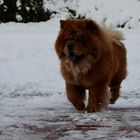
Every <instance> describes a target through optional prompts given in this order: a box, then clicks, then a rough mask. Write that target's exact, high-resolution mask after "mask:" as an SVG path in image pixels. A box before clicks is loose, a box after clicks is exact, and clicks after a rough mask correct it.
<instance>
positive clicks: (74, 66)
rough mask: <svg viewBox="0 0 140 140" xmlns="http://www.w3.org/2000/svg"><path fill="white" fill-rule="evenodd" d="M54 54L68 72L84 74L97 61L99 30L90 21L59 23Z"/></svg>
mask: <svg viewBox="0 0 140 140" xmlns="http://www.w3.org/2000/svg"><path fill="white" fill-rule="evenodd" d="M60 25H61V30H60V33H59V35H58V38H57V40H56V45H55V49H56V52H57V54H58V56H59V58H60V60H61V61H62V63H64V65H65V66H66V68H67V69H68V70H72V71H75V73H77V74H78V73H80V72H82V73H86V72H87V71H88V70H89V69H90V68H91V66H92V65H93V64H94V63H95V62H96V61H97V60H98V59H99V57H100V54H101V51H100V46H101V42H100V29H99V27H98V26H97V25H96V24H95V23H94V22H93V21H91V20H66V21H63V20H61V21H60Z"/></svg>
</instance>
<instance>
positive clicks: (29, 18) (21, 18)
mask: <svg viewBox="0 0 140 140" xmlns="http://www.w3.org/2000/svg"><path fill="white" fill-rule="evenodd" d="M43 2H44V1H43V0H20V4H19V1H18V0H3V2H1V3H0V22H9V21H14V22H25V23H27V22H39V21H47V20H49V19H50V16H51V14H52V13H53V12H50V11H49V10H45V9H44V8H43V6H44V3H43Z"/></svg>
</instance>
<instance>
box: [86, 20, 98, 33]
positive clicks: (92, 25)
mask: <svg viewBox="0 0 140 140" xmlns="http://www.w3.org/2000/svg"><path fill="white" fill-rule="evenodd" d="M86 27H87V29H89V30H90V31H91V32H92V33H95V34H98V33H99V27H98V25H97V24H96V23H95V22H94V21H92V20H86Z"/></svg>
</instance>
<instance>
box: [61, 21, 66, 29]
mask: <svg viewBox="0 0 140 140" xmlns="http://www.w3.org/2000/svg"><path fill="white" fill-rule="evenodd" d="M65 24H66V20H60V28H61V29H63V28H64V26H65Z"/></svg>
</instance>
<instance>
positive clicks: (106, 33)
mask: <svg viewBox="0 0 140 140" xmlns="http://www.w3.org/2000/svg"><path fill="white" fill-rule="evenodd" d="M60 25H61V30H60V32H59V35H58V37H57V40H56V43H55V49H56V52H57V54H58V56H59V58H60V60H61V72H62V75H63V77H64V79H65V82H66V92H67V97H68V99H69V101H70V102H71V103H72V104H73V105H74V106H75V107H76V108H77V109H78V110H87V111H88V112H95V111H100V109H101V107H107V105H108V103H109V96H108V89H110V91H111V98H110V103H114V102H115V101H116V100H117V98H118V97H119V92H120V85H121V82H122V80H123V79H125V77H126V49H125V47H124V45H123V44H122V43H121V40H122V39H123V35H122V34H121V32H119V31H116V30H113V29H112V28H107V27H106V26H99V25H98V24H97V23H95V22H94V21H92V20H71V19H69V20H66V21H64V20H61V21H60ZM85 90H88V91H89V97H88V105H87V107H86V106H85V94H86V93H85V92H86V91H85Z"/></svg>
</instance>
